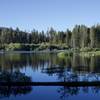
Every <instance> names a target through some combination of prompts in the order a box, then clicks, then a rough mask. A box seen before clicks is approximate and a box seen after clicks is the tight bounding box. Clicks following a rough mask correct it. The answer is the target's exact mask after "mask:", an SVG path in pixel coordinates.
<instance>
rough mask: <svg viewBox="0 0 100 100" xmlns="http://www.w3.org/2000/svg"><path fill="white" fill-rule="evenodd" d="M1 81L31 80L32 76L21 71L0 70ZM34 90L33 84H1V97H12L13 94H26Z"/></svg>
mask: <svg viewBox="0 0 100 100" xmlns="http://www.w3.org/2000/svg"><path fill="white" fill-rule="evenodd" d="M0 82H10V83H11V82H31V78H30V77H29V76H26V75H25V74H24V73H21V72H8V71H2V72H0ZM31 91H32V87H31V86H17V85H16V86H11V85H10V86H9V85H8V86H2V85H0V98H5V97H10V96H11V95H13V96H17V95H25V94H27V93H30V92H31Z"/></svg>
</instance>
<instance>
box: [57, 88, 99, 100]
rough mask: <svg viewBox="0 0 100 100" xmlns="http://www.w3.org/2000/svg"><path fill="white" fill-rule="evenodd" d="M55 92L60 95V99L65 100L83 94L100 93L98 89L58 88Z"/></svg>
mask: <svg viewBox="0 0 100 100" xmlns="http://www.w3.org/2000/svg"><path fill="white" fill-rule="evenodd" d="M57 92H58V93H59V94H60V99H61V100H65V99H66V98H69V97H71V96H77V95H79V94H81V93H83V94H89V93H93V94H97V93H100V87H97V86H94V87H66V86H64V87H60V88H59V89H58V90H57Z"/></svg>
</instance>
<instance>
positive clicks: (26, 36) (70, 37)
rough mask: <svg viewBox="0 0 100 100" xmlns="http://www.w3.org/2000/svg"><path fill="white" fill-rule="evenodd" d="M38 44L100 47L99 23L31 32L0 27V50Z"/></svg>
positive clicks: (78, 47) (32, 46)
mask: <svg viewBox="0 0 100 100" xmlns="http://www.w3.org/2000/svg"><path fill="white" fill-rule="evenodd" d="M14 44H16V45H17V46H16V45H14ZM40 44H49V45H63V44H64V46H65V47H66V48H67V49H69V48H76V49H80V48H100V25H99V24H98V25H94V26H92V27H87V26H85V25H75V27H74V28H73V29H72V30H69V29H67V30H66V31H56V30H55V29H53V28H52V27H51V28H50V29H48V30H47V31H46V32H44V31H41V32H39V31H37V30H35V29H33V30H32V31H31V32H26V31H21V30H20V29H19V28H16V29H12V28H4V27H0V49H1V50H5V49H6V48H9V49H10V48H12V47H13V49H14V46H16V47H15V48H17V47H18V48H23V49H25V50H34V48H35V47H36V46H40ZM9 45H10V46H9ZM7 46H9V47H7ZM20 46H21V47H20ZM18 48H17V49H18ZM26 48H27V49H26ZM17 49H16V50H17Z"/></svg>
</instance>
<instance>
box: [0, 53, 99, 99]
mask: <svg viewBox="0 0 100 100" xmlns="http://www.w3.org/2000/svg"><path fill="white" fill-rule="evenodd" d="M23 80H24V81H27V82H28V81H29V82H30V81H31V82H82V81H86V82H92V81H100V56H91V57H83V56H79V55H78V54H74V55H73V56H72V57H65V58H59V57H58V56H57V54H56V53H38V54H37V53H4V54H0V81H3V82H5V81H12V82H17V81H23ZM0 99H2V100H28V99H30V100H33V99H34V100H66V99H68V100H80V99H81V100H84V99H91V100H94V99H96V100H99V99H100V87H99V86H91V87H90V86H89V87H88V86H85V87H68V86H20V87H18V86H11V87H7V86H0Z"/></svg>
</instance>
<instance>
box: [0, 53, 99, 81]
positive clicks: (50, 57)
mask: <svg viewBox="0 0 100 100" xmlns="http://www.w3.org/2000/svg"><path fill="white" fill-rule="evenodd" d="M99 61H100V56H97V57H96V56H91V57H80V56H79V55H73V56H72V57H65V58H63V59H61V58H58V57H57V55H56V54H0V71H4V70H5V69H6V70H7V71H11V70H12V71H14V70H20V69H21V68H26V67H27V66H28V67H31V68H32V70H33V71H37V70H38V69H40V70H41V72H43V73H46V74H48V75H51V76H52V75H53V74H56V75H57V76H58V78H59V79H62V80H65V77H66V75H67V74H68V73H67V72H73V73H74V75H71V77H72V76H73V77H74V79H75V78H76V77H77V75H76V73H78V74H82V73H84V75H86V73H89V75H92V74H90V73H99V72H100V67H99V65H100V62H99ZM67 76H69V75H67ZM89 77H90V76H89Z"/></svg>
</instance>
